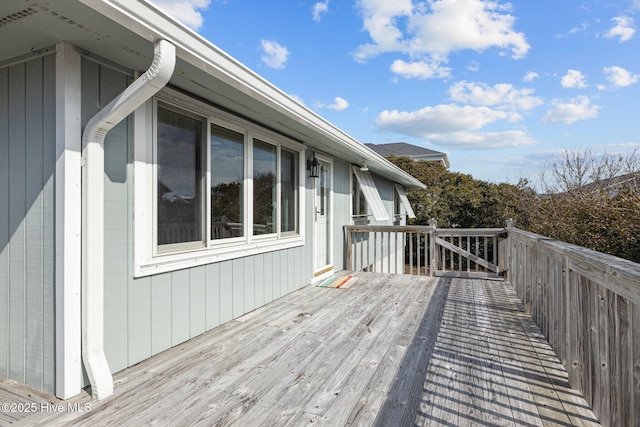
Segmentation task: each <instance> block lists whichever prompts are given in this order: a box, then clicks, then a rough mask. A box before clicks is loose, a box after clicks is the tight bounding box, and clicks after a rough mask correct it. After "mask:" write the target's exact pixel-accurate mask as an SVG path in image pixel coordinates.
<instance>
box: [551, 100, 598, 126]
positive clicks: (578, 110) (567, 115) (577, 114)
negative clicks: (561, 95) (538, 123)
mask: <svg viewBox="0 0 640 427" xmlns="http://www.w3.org/2000/svg"><path fill="white" fill-rule="evenodd" d="M554 105H555V108H554V109H553V110H549V111H548V112H547V114H546V115H545V116H544V117H543V118H542V123H564V124H571V123H573V122H576V121H578V120H586V119H592V118H595V117H598V112H599V111H600V107H599V106H598V105H592V104H591V101H590V100H589V98H587V97H586V96H579V97H577V98H575V99H572V100H570V101H569V102H567V103H562V102H561V101H559V100H555V101H554Z"/></svg>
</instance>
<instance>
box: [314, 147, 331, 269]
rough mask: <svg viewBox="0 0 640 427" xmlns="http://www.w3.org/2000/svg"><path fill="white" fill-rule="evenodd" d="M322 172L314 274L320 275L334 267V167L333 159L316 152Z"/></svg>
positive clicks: (316, 207) (317, 194) (317, 193)
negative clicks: (332, 193) (332, 213)
mask: <svg viewBox="0 0 640 427" xmlns="http://www.w3.org/2000/svg"><path fill="white" fill-rule="evenodd" d="M316 159H317V160H318V163H319V164H320V173H319V176H318V177H317V178H314V180H315V184H314V186H315V191H314V193H315V194H314V237H315V239H314V241H315V244H314V276H320V275H322V274H324V273H326V272H329V271H331V270H332V269H333V259H332V253H331V252H332V251H331V248H332V244H333V238H332V234H331V225H332V218H331V211H332V206H331V202H332V197H331V192H332V180H333V175H332V168H331V159H330V158H327V157H324V156H320V155H318V154H316Z"/></svg>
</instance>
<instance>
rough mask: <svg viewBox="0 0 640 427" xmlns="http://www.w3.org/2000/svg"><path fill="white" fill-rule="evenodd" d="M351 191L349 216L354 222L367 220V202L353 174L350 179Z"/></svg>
mask: <svg viewBox="0 0 640 427" xmlns="http://www.w3.org/2000/svg"><path fill="white" fill-rule="evenodd" d="M351 182H352V187H353V188H352V189H351V206H352V210H351V214H352V215H353V218H354V220H355V221H358V222H360V221H366V219H367V216H368V215H367V201H366V200H365V198H364V193H363V192H362V191H361V190H360V184H359V183H358V179H357V178H356V176H355V174H354V175H353V176H352V177H351Z"/></svg>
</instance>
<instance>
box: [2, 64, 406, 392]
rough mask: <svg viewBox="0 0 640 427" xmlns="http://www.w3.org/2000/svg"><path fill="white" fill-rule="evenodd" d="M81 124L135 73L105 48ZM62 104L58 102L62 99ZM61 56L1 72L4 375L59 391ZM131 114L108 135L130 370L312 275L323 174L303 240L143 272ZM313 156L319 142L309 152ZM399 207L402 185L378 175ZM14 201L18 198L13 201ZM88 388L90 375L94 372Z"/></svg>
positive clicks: (337, 172) (340, 252)
mask: <svg viewBox="0 0 640 427" xmlns="http://www.w3.org/2000/svg"><path fill="white" fill-rule="evenodd" d="M81 76H82V77H81V82H80V86H81V93H82V97H81V100H80V110H81V122H82V127H83V128H84V126H85V125H86V123H87V122H88V121H89V120H90V119H91V118H92V117H93V116H94V115H95V114H96V113H97V112H98V111H99V110H100V109H101V108H103V107H104V106H105V105H106V104H107V103H109V102H110V101H111V100H112V99H113V98H114V97H115V96H116V95H118V94H120V93H121V92H122V91H123V90H124V89H125V88H126V87H127V86H128V85H129V84H130V83H131V82H132V81H133V73H132V72H130V71H128V70H122V69H119V67H118V66H117V65H115V64H112V63H107V62H106V61H104V62H101V61H100V60H98V59H97V58H96V57H95V56H84V57H83V58H82V60H81ZM58 101H59V100H58ZM55 121H56V57H55V55H53V54H51V55H48V56H43V57H39V58H36V59H31V60H29V61H26V62H21V63H16V64H13V65H10V66H6V67H4V68H0V200H2V201H3V203H0V315H1V316H2V321H0V375H1V376H5V377H8V378H12V379H15V380H16V381H19V382H22V383H25V384H28V385H30V386H33V387H35V388H37V389H40V390H44V391H47V392H51V393H55V392H56V390H55V389H56V380H55V378H56V361H55V355H56V348H55V337H56V333H55V323H56V322H55V316H56V313H55V288H56V286H55V280H56V279H55V259H56V246H55V231H56V230H55V224H56V219H55V209H54V203H55V197H56V193H55V170H56V124H55ZM133 123H134V120H133V117H130V118H128V119H126V120H124V121H123V122H121V123H120V124H119V125H118V126H116V127H114V128H113V129H112V130H111V131H109V133H108V134H107V136H106V140H105V144H104V150H105V176H104V184H105V233H104V235H105V242H104V245H105V247H104V249H105V253H104V256H105V257H104V263H105V264H104V266H105V268H104V271H105V273H104V283H105V287H104V308H105V311H104V316H105V319H104V324H105V330H104V347H105V353H106V357H107V360H108V363H109V367H110V369H111V371H112V372H117V371H120V370H122V369H125V368H126V367H128V366H131V365H134V364H136V363H138V362H140V361H142V360H144V359H146V358H148V357H151V356H153V355H154V354H157V353H159V352H162V351H164V350H166V349H169V348H171V347H173V346H175V345H178V344H180V343H182V342H184V341H187V340H189V339H191V338H193V337H195V336H197V335H199V334H202V333H204V332H206V331H208V330H210V329H212V328H215V327H217V326H219V325H221V324H223V323H225V322H228V321H230V320H232V319H234V318H237V317H239V316H241V315H243V314H245V313H248V312H250V311H252V310H254V309H256V308H258V307H260V306H263V305H265V304H267V303H269V302H271V301H273V300H275V299H277V298H280V297H281V296H284V295H286V294H288V293H291V292H293V291H295V290H296V289H299V288H301V287H303V286H305V285H307V284H309V283H310V282H311V281H312V280H313V273H314V271H313V244H314V236H313V231H314V230H313V221H312V220H313V214H312V213H313V209H314V206H313V203H314V198H313V192H314V187H313V185H314V182H313V180H312V179H310V178H307V179H306V182H305V187H306V190H305V193H306V194H305V210H304V213H305V215H306V217H307V218H306V221H304V226H305V230H304V231H305V233H304V235H305V245H304V246H299V247H294V248H291V249H283V250H278V251H273V252H267V253H262V254H258V255H253V256H245V257H238V258H235V259H232V260H228V261H222V262H217V263H213V264H208V265H201V266H197V267H192V268H188V269H182V270H177V271H173V272H169V273H162V274H157V275H150V276H145V277H141V278H134V260H133V247H134V241H133V236H134V233H133V227H134V222H133V217H134V206H135V202H136V201H135V195H134V185H133V184H134V183H133V176H134V174H133V164H134V162H133V159H134V139H133V135H134V129H133ZM306 155H307V157H309V158H311V157H312V156H313V150H312V149H311V148H308V149H307V152H306ZM332 164H333V199H332V200H333V209H332V213H333V218H332V221H333V222H332V226H331V230H332V233H333V236H334V237H333V265H334V268H335V270H340V269H343V268H345V265H344V238H343V236H344V233H343V226H344V225H345V224H350V223H351V175H352V171H351V164H350V163H349V162H345V161H343V160H341V159H339V158H335V157H334V158H333V163H332ZM376 183H377V184H378V186H379V190H380V194H381V196H382V199H383V201H384V203H385V206H386V207H387V208H388V211H389V212H391V210H392V208H393V192H392V189H393V184H392V183H390V182H388V181H386V180H384V179H381V178H379V177H376ZM4 201H8V203H4ZM83 384H84V385H88V380H87V378H86V377H85V378H84V382H83Z"/></svg>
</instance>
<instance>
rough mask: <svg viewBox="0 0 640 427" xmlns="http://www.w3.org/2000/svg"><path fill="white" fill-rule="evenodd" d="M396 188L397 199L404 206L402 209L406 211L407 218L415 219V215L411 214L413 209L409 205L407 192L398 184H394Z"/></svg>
mask: <svg viewBox="0 0 640 427" xmlns="http://www.w3.org/2000/svg"><path fill="white" fill-rule="evenodd" d="M394 186H395V188H396V192H397V193H398V197H400V203H401V204H402V205H404V209H405V211H406V214H407V217H409V218H415V217H416V214H415V213H414V212H413V208H412V207H411V203H409V198H408V197H407V192H406V191H405V189H404V187H403V186H402V185H400V184H394Z"/></svg>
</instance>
